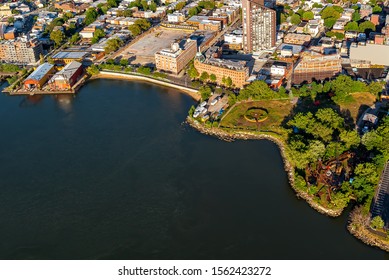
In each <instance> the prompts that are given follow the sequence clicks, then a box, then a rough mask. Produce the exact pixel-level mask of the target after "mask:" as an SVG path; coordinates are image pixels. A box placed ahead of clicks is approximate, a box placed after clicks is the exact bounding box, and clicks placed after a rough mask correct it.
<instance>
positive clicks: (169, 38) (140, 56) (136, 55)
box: [120, 28, 188, 65]
mask: <svg viewBox="0 0 389 280" xmlns="http://www.w3.org/2000/svg"><path fill="white" fill-rule="evenodd" d="M187 36H188V33H185V32H182V31H177V30H167V29H162V28H158V29H156V30H154V31H153V32H151V33H150V34H147V35H146V36H144V37H143V38H142V39H140V40H139V41H137V42H135V43H130V44H129V45H128V46H127V47H126V49H124V50H123V51H122V53H121V54H120V55H121V56H122V58H124V59H128V58H131V59H130V61H131V64H142V65H144V64H155V60H154V54H155V53H156V52H157V51H159V50H161V49H164V48H170V45H171V43H173V42H174V41H176V40H178V39H181V38H185V37H187Z"/></svg>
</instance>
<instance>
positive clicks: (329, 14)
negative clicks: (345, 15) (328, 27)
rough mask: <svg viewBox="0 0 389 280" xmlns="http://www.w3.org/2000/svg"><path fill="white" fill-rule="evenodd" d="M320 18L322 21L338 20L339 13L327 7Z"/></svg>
mask: <svg viewBox="0 0 389 280" xmlns="http://www.w3.org/2000/svg"><path fill="white" fill-rule="evenodd" d="M321 18H322V19H327V18H334V19H338V18H340V13H339V12H338V11H336V10H335V8H334V6H327V7H325V8H324V9H323V10H322V11H321Z"/></svg>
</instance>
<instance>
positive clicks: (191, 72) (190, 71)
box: [188, 61, 200, 79]
mask: <svg viewBox="0 0 389 280" xmlns="http://www.w3.org/2000/svg"><path fill="white" fill-rule="evenodd" d="M188 75H189V77H190V78H191V79H196V78H197V77H198V76H199V75H200V74H199V72H198V71H197V69H196V68H195V67H194V64H193V61H191V63H190V64H189V68H188Z"/></svg>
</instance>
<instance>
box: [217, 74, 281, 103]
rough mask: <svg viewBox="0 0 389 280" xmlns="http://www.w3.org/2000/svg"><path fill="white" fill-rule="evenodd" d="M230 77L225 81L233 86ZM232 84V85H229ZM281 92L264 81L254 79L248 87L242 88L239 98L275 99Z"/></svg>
mask: <svg viewBox="0 0 389 280" xmlns="http://www.w3.org/2000/svg"><path fill="white" fill-rule="evenodd" d="M229 80H231V78H230V77H227V78H224V81H223V83H224V84H225V85H226V86H231V85H232V81H231V82H229ZM228 84H231V85H228ZM278 95H279V94H277V93H276V92H274V91H273V90H271V89H270V88H269V87H268V85H267V84H266V83H265V82H264V81H254V82H252V83H251V84H249V85H248V86H247V87H245V88H243V89H241V90H240V92H239V95H238V99H239V100H248V99H252V100H262V99H273V98H275V97H278Z"/></svg>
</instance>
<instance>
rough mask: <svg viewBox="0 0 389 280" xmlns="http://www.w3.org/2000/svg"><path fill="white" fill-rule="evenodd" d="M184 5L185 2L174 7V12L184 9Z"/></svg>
mask: <svg viewBox="0 0 389 280" xmlns="http://www.w3.org/2000/svg"><path fill="white" fill-rule="evenodd" d="M185 5H186V2H180V3H178V4H177V5H176V10H177V11H179V10H181V9H182V8H184V7H185Z"/></svg>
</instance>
